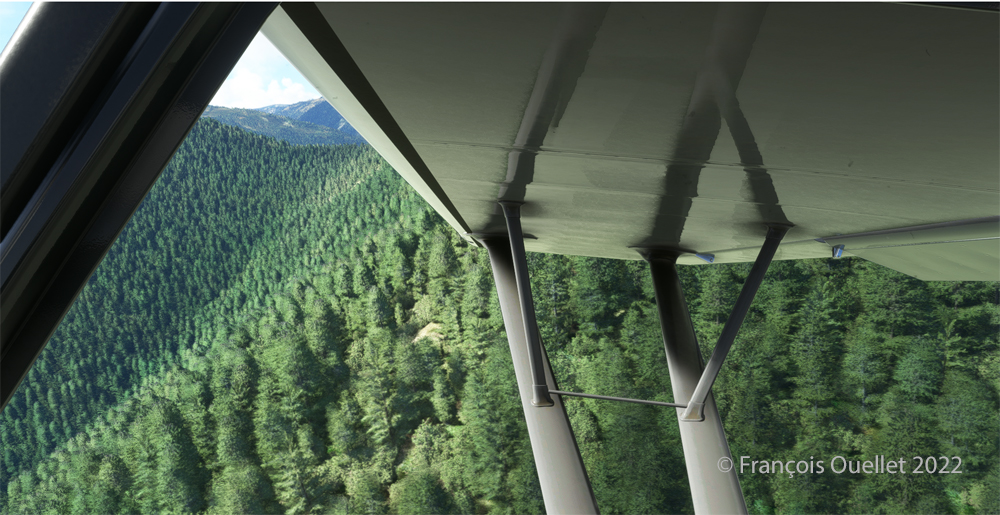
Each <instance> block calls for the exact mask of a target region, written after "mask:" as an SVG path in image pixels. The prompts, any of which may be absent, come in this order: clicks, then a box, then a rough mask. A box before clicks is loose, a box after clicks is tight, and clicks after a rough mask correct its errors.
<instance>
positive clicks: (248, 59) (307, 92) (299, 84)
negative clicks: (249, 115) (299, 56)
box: [209, 33, 321, 109]
mask: <svg viewBox="0 0 1000 515" xmlns="http://www.w3.org/2000/svg"><path fill="white" fill-rule="evenodd" d="M320 96H321V95H320V94H319V92H318V91H316V88H314V87H312V85H311V84H309V81H307V80H306V79H305V77H303V76H302V74H300V73H299V72H298V70H296V69H295V67H293V66H292V65H291V64H290V63H289V62H288V60H287V59H285V56H283V55H281V52H279V51H278V49H277V48H275V47H274V45H272V44H271V42H270V41H268V40H267V38H265V37H264V35H263V34H260V33H258V34H257V37H255V38H254V39H253V42H252V43H250V46H249V47H248V48H247V51H246V52H244V53H243V57H241V58H240V61H239V62H238V63H236V67H235V68H233V71H232V73H230V74H229V77H228V78H227V79H226V82H224V83H223V84H222V87H221V88H219V92H218V93H216V94H215V98H213V99H212V101H211V102H209V104H211V105H215V106H224V107H242V108H247V109H252V108H255V107H264V106H269V105H274V104H294V103H296V102H302V101H303V100H312V99H314V98H317V97H320Z"/></svg>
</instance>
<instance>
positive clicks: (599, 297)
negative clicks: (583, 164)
mask: <svg viewBox="0 0 1000 515" xmlns="http://www.w3.org/2000/svg"><path fill="white" fill-rule="evenodd" d="M529 268H530V269H531V272H532V287H533V290H534V292H535V302H536V308H537V312H538V318H539V325H540V329H541V332H542V337H543V340H544V342H545V345H546V347H547V350H548V353H549V357H550V359H551V361H552V364H553V367H554V369H555V374H556V377H557V379H558V381H559V386H560V387H563V388H565V389H567V390H576V391H584V392H589V393H596V394H604V395H615V396H627V397H638V398H648V399H657V400H662V401H670V400H671V397H670V394H669V392H670V385H669V379H668V376H667V373H666V362H665V359H664V357H663V347H662V341H661V339H660V331H659V323H658V320H657V318H656V311H655V305H654V303H653V294H652V285H651V283H650V281H649V277H648V276H649V274H648V271H647V268H646V266H645V264H644V263H642V262H639V261H632V262H626V261H614V260H605V259H594V258H582V257H566V256H553V255H542V254H529ZM748 271H749V266H748V265H705V266H697V267H682V268H681V271H680V273H681V277H682V280H683V281H684V284H685V288H686V291H687V294H688V298H689V301H690V303H691V313H692V319H693V322H694V323H695V326H696V330H697V332H698V335H699V338H700V340H701V342H702V345H703V352H705V354H706V355H707V354H708V353H709V352H710V351H711V347H712V345H713V344H714V341H715V338H717V336H718V334H719V333H720V332H721V328H722V324H723V323H724V322H725V320H726V317H727V316H728V314H729V310H730V308H731V306H732V303H733V301H734V300H735V298H736V295H737V293H738V291H739V288H740V285H741V284H742V281H743V278H744V277H745V276H746V274H747V273H748ZM998 329H1000V288H998V284H997V283H923V282H921V281H918V280H915V279H912V278H909V277H906V276H903V275H900V274H898V273H895V272H893V271H891V270H888V269H885V268H882V267H879V266H877V265H874V264H871V263H868V262H865V261H861V260H855V259H840V260H808V261H800V262H776V263H774V264H773V265H772V268H771V270H770V272H769V273H768V276H767V279H766V280H765V282H764V284H763V286H762V287H761V290H760V293H759V294H758V296H757V300H756V301H755V303H754V307H753V309H752V310H751V313H750V314H749V315H748V317H747V322H746V324H745V325H744V327H743V330H742V331H741V333H740V336H739V338H738V339H737V342H736V344H735V346H734V348H733V352H732V354H731V356H730V359H729V360H728V361H727V363H726V366H725V367H724V368H723V371H722V374H721V376H720V378H719V380H718V381H717V382H716V384H715V387H714V389H713V391H714V392H715V394H716V399H717V400H718V403H719V406H720V411H721V413H722V416H723V420H724V423H725V426H726V431H727V434H728V436H729V440H730V445H731V447H732V450H733V454H734V455H735V456H740V455H749V456H752V457H754V459H768V460H771V459H773V460H778V459H780V460H782V461H786V460H789V459H796V460H798V459H808V458H809V456H816V457H817V459H821V457H822V458H825V459H830V458H832V457H833V456H835V455H840V456H844V457H846V458H848V459H852V460H857V459H859V458H860V459H871V457H873V456H875V455H886V456H897V457H905V458H906V459H909V457H910V456H914V455H920V456H940V455H947V456H960V457H961V458H962V460H963V465H962V468H961V470H962V472H963V473H962V474H949V475H940V474H924V475H912V474H911V475H908V476H906V477H903V476H889V475H865V474H842V475H836V474H821V475H809V474H801V475H794V476H792V477H789V476H788V475H787V474H783V475H782V474H743V475H741V478H740V479H741V482H742V486H743V490H744V492H745V495H746V497H747V502H748V505H749V506H750V509H751V511H752V512H753V513H775V512H778V513H872V512H875V513H956V514H959V513H995V512H997V511H998V509H1000V498H998V490H1000V488H997V485H998V484H1000V465H998V456H1000V453H998V434H1000V422H998V416H997V413H998V411H1000V402H998V391H1000V349H998V343H997V332H998ZM566 405H567V410H568V412H569V414H570V417H571V421H572V424H573V427H574V430H575V432H576V436H577V439H578V443H579V446H580V450H581V452H582V453H583V456H584V460H585V463H586V466H587V469H588V472H589V474H590V476H591V480H592V483H593V486H594V489H595V494H596V497H597V499H598V502H599V504H600V506H601V510H602V512H603V513H628V514H632V513H686V512H687V513H689V512H691V509H692V508H691V502H690V497H689V494H688V491H687V479H686V475H685V470H684V466H683V457H682V452H681V448H680V440H679V436H678V431H677V421H676V416H675V414H674V411H673V410H671V409H664V408H657V407H653V406H640V405H631V404H621V403H608V402H602V401H596V400H584V399H567V400H566ZM520 410H521V408H520V401H519V399H518V397H517V391H516V384H515V381H514V377H513V369H512V367H511V365H510V356H509V351H508V349H507V342H506V338H505V336H504V333H503V325H502V319H501V316H500V313H499V307H498V304H497V300H496V295H495V290H494V289H493V282H492V277H491V273H490V269H489V261H488V258H487V255H486V252H485V250H482V249H478V248H476V247H474V246H472V245H469V244H466V243H465V242H463V241H462V240H461V239H460V238H459V237H458V235H457V234H456V233H455V232H454V231H453V230H452V229H451V228H450V227H448V226H447V225H446V224H445V223H444V222H443V221H441V220H440V218H439V217H437V215H436V214H434V213H433V212H432V211H430V210H429V208H427V207H426V205H425V204H424V203H423V202H422V201H421V200H420V199H419V198H418V197H416V196H415V194H414V193H412V190H410V189H409V188H408V187H406V186H405V184H404V183H402V181H401V180H400V179H399V178H398V176H396V175H395V173H394V172H392V170H391V169H389V168H388V167H387V166H386V165H385V164H384V163H383V162H382V161H381V159H379V158H378V157H377V155H376V154H374V152H372V151H371V150H370V149H368V148H367V147H359V146H340V147H318V146H292V145H289V144H287V143H282V142H278V141H275V140H273V139H269V138H264V137H262V136H257V135H254V134H250V133H247V132H244V131H241V130H239V129H235V128H232V127H228V126H225V125H222V124H220V123H218V122H215V121H212V120H203V121H201V122H199V124H198V126H197V127H196V129H195V130H194V131H193V132H192V135H191V136H190V137H189V138H188V140H187V141H186V142H185V144H184V145H183V146H182V148H181V150H180V151H179V153H178V155H177V157H176V158H175V159H174V161H173V162H172V163H171V165H170V167H168V169H167V170H166V171H165V172H164V176H163V178H162V179H161V180H160V181H159V182H158V183H157V185H156V187H155V188H154V190H153V191H152V192H151V194H150V196H149V198H148V199H147V200H146V202H145V203H144V204H143V206H142V207H141V208H140V210H139V211H138V212H137V214H136V216H135V218H134V219H133V221H132V222H131V223H130V224H129V227H128V228H127V229H126V230H125V232H124V233H123V235H122V239H121V240H120V241H119V242H118V243H116V245H115V246H114V248H113V249H112V251H111V253H110V254H109V255H108V258H107V259H106V260H105V261H104V262H103V263H102V265H101V267H100V268H99V270H98V272H97V274H95V278H94V279H93V280H92V282H91V284H89V285H88V286H87V288H86V289H85V290H84V293H83V294H82V295H81V298H80V300H79V301H78V302H77V304H76V305H75V306H74V307H73V310H72V311H71V315H70V316H68V317H67V320H66V322H65V323H64V324H63V325H62V326H61V327H60V329H59V330H58V331H57V335H56V336H55V337H54V338H53V340H52V342H50V344H49V346H48V347H47V349H46V350H45V351H44V353H43V356H42V358H41V359H40V360H39V363H38V364H37V365H36V367H35V368H34V369H33V371H32V373H31V375H30V377H29V378H28V380H26V382H25V385H24V386H22V388H21V390H19V392H18V394H17V397H16V400H15V401H14V402H12V403H11V404H10V405H9V406H8V407H7V408H5V410H4V412H3V416H2V419H0V424H2V426H0V427H2V432H0V437H2V438H3V441H2V442H0V443H2V445H3V450H4V456H3V460H4V461H3V470H2V471H0V473H2V474H3V476H2V477H3V481H4V483H5V485H4V488H3V490H2V493H3V494H4V497H3V499H2V500H0V501H2V504H0V508H2V510H3V512H4V513H49V512H51V513H67V512H68V513H131V512H143V513H150V512H157V513H159V512H170V513H174V512H183V513H198V512H205V513H321V512H322V513H331V512H332V513H401V514H411V513H420V514H423V513H512V514H522V513H541V512H543V511H544V506H543V504H542V501H541V493H540V491H539V487H538V482H537V477H536V474H535V471H534V463H533V460H532V455H531V451H530V446H529V443H528V440H527V434H526V430H525V427H524V421H523V416H522V415H521V411H520Z"/></svg>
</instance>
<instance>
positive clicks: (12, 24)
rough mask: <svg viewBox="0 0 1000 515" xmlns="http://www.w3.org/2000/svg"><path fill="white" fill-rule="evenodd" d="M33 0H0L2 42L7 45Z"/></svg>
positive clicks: (0, 39)
mask: <svg viewBox="0 0 1000 515" xmlns="http://www.w3.org/2000/svg"><path fill="white" fill-rule="evenodd" d="M29 7H31V2H0V42H2V43H3V46H5V47H6V46H7V42H8V41H10V37H11V36H13V35H14V31H15V30H16V29H17V24H18V23H21V19H22V18H24V13H26V12H28V8H29Z"/></svg>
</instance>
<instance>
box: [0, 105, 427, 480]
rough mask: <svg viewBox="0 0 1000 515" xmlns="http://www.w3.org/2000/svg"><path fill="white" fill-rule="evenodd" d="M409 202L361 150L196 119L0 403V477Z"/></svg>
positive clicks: (29, 463)
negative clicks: (40, 349) (34, 359)
mask: <svg viewBox="0 0 1000 515" xmlns="http://www.w3.org/2000/svg"><path fill="white" fill-rule="evenodd" d="M383 199H389V200H387V201H383ZM415 201H419V197H416V196H415V195H414V194H413V193H411V190H410V189H408V188H407V187H405V183H403V181H401V180H400V179H399V177H398V176H397V175H396V174H395V173H394V172H393V171H392V169H391V168H389V167H388V166H386V165H385V163H384V162H383V161H382V160H381V158H379V157H378V155H377V154H376V153H375V152H374V151H372V150H371V148H369V147H367V146H357V145H348V146H326V147H321V146H292V145H289V144H287V143H283V142H279V141H276V140H273V139H270V138H266V137H263V136H258V135H255V134H252V133H248V132H246V131H243V130H239V129H236V128H233V127H229V126H226V125H223V124H221V123H219V122H216V121H214V120H206V119H202V120H201V121H200V122H199V123H198V124H197V125H196V126H195V128H194V130H193V131H192V132H191V134H190V135H189V136H188V138H187V139H186V141H185V142H184V144H183V145H182V146H181V147H180V149H179V150H178V152H177V154H176V156H175V157H174V159H173V160H172V161H171V163H170V165H169V166H168V167H167V168H166V170H165V171H164V173H163V175H162V177H161V178H160V180H159V181H158V182H157V183H156V185H155V186H154V188H153V189H152V190H151V191H150V193H149V196H148V197H147V198H146V200H145V201H144V202H143V203H142V205H141V206H140V207H139V209H138V210H137V212H136V214H135V216H134V217H133V218H132V220H131V221H130V222H129V224H128V225H127V226H126V228H125V230H124V231H123V233H122V236H121V238H119V240H118V241H117V242H116V243H115V245H113V246H112V248H111V250H110V251H109V253H108V255H107V256H106V257H105V259H104V261H103V262H102V263H101V265H100V266H99V267H98V269H97V271H96V273H95V274H94V276H93V277H92V278H91V280H90V282H89V283H88V285H87V286H86V287H85V288H84V290H83V292H82V293H81V295H80V297H79V299H78V300H77V301H76V303H75V304H74V305H73V307H72V308H71V309H70V311H69V313H68V314H67V316H66V318H65V319H64V321H63V323H62V324H61V325H60V326H59V328H58V329H57V331H56V333H55V334H54V335H53V337H52V339H51V341H50V342H49V343H48V345H47V346H46V348H45V350H44V351H43V353H42V354H41V356H40V357H39V359H38V361H37V362H36V363H35V365H34V367H33V368H32V369H31V372H30V373H29V376H28V377H27V379H26V381H25V382H24V383H23V384H22V385H21V387H20V388H19V389H18V391H17V392H16V393H15V395H14V397H13V398H12V400H11V402H10V403H9V404H8V406H7V407H5V408H4V410H3V415H2V417H0V427H2V431H0V447H2V449H3V451H2V456H0V459H2V466H0V479H2V482H3V484H6V482H7V481H8V479H9V478H10V477H11V475H12V474H15V473H17V471H19V470H24V469H25V468H28V469H31V468H34V466H35V465H36V464H37V462H38V461H39V460H41V459H43V458H44V457H45V456H47V455H48V454H49V453H50V452H51V451H53V450H55V449H56V448H59V447H60V446H61V445H62V444H63V443H64V442H65V441H66V440H67V439H68V438H70V437H72V436H73V435H75V434H77V433H79V432H81V431H83V430H84V429H85V428H86V427H87V425H88V423H89V422H90V421H91V420H92V419H93V417H94V416H95V415H96V414H101V413H104V412H106V411H107V410H108V409H110V408H111V407H112V406H115V405H116V404H118V403H119V402H121V401H122V400H124V399H126V398H127V397H128V396H129V395H130V393H131V392H133V391H135V389H136V388H137V387H138V386H139V385H141V384H143V383H144V382H145V381H147V380H148V379H149V378H151V377H159V376H160V375H161V374H162V373H164V372H165V371H167V370H169V369H171V368H172V367H174V366H175V365H176V364H178V363H180V361H181V358H182V354H183V352H190V351H195V352H203V351H204V349H203V348H200V347H199V346H204V345H205V344H206V343H207V342H206V336H205V335H214V334H215V332H216V331H218V330H219V328H220V327H222V326H224V325H226V324H232V323H235V322H234V320H236V319H238V318H239V317H246V316H250V315H249V313H251V312H252V311H254V310H259V309H262V308H263V307H264V304H263V303H264V301H265V300H266V299H267V298H268V295H269V294H270V293H271V292H272V291H280V290H282V289H283V286H282V285H283V284H284V283H285V282H287V281H289V280H291V279H292V278H293V277H295V276H296V274H302V273H303V270H307V269H309V267H316V266H319V265H321V264H322V263H324V262H327V263H328V262H332V261H334V260H336V259H337V258H338V256H339V257H340V258H346V257H347V256H348V255H349V252H350V249H351V248H353V247H354V246H356V245H355V244H354V243H353V242H355V241H359V240H360V239H363V236H364V235H365V234H367V233H368V231H369V229H368V226H369V225H371V226H374V227H381V226H385V225H386V224H389V223H393V222H396V221H398V218H399V217H400V216H402V215H403V214H408V213H410V212H412V211H414V209H416V210H422V209H423V208H422V207H419V208H414V207H413V206H414V202H415ZM345 220H351V222H346V223H345Z"/></svg>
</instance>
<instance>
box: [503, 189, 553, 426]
mask: <svg viewBox="0 0 1000 515" xmlns="http://www.w3.org/2000/svg"><path fill="white" fill-rule="evenodd" d="M522 204H524V202H518V201H513V200H501V201H500V206H502V207H503V216H504V219H505V220H506V221H507V235H508V236H509V237H510V253H511V257H512V258H513V260H514V277H515V278H516V280H517V293H518V297H520V300H521V318H522V319H524V337H525V340H527V342H528V366H529V367H530V368H531V378H532V389H531V391H532V397H531V404H532V405H533V406H538V407H547V406H552V405H553V404H555V403H553V402H552V397H550V396H549V386H548V384H546V381H545V370H543V369H542V337H541V335H540V334H539V333H538V322H536V321H535V301H534V299H532V297H531V282H530V280H529V278H528V260H527V258H526V257H525V255H524V234H523V233H522V232H521V205H522Z"/></svg>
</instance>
